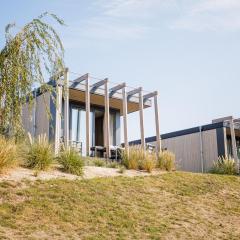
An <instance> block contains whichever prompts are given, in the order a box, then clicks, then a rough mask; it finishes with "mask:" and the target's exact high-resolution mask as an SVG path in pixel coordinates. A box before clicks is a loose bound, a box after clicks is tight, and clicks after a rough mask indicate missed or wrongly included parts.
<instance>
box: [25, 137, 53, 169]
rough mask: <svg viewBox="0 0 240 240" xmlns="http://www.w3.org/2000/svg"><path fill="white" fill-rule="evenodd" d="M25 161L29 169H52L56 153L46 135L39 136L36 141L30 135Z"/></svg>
mask: <svg viewBox="0 0 240 240" xmlns="http://www.w3.org/2000/svg"><path fill="white" fill-rule="evenodd" d="M24 159H25V166H26V167H28V168H33V169H38V170H46V169H48V168H49V167H50V165H51V164H52V162H53V160H54V153H53V147H52V145H51V144H49V142H48V140H47V138H46V135H39V136H38V138H37V139H36V140H33V139H32V138H31V136H30V135H29V144H28V147H27V152H26V154H25V156H24Z"/></svg>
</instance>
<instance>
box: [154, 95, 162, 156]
mask: <svg viewBox="0 0 240 240" xmlns="http://www.w3.org/2000/svg"><path fill="white" fill-rule="evenodd" d="M157 94H158V93H157V92H156V94H155V95H154V110H155V126H156V153H157V154H159V152H161V139H160V127H159V111H158V95H157Z"/></svg>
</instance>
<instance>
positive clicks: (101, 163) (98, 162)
mask: <svg viewBox="0 0 240 240" xmlns="http://www.w3.org/2000/svg"><path fill="white" fill-rule="evenodd" d="M93 164H94V166H96V167H104V166H106V161H105V160H103V159H99V158H95V159H94V160H93Z"/></svg>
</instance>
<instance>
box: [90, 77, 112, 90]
mask: <svg viewBox="0 0 240 240" xmlns="http://www.w3.org/2000/svg"><path fill="white" fill-rule="evenodd" d="M106 82H108V80H107V78H106V79H104V80H101V81H99V82H96V83H94V84H93V85H92V86H91V90H90V92H92V93H94V92H95V91H96V90H97V89H98V88H99V87H101V86H102V85H105V84H106Z"/></svg>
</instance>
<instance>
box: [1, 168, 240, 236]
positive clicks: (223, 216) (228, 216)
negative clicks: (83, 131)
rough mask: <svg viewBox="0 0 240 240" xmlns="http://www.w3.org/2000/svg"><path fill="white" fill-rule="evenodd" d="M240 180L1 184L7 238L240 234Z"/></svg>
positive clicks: (174, 175) (171, 176)
mask: <svg viewBox="0 0 240 240" xmlns="http://www.w3.org/2000/svg"><path fill="white" fill-rule="evenodd" d="M239 186H240V178H239V177H236V176H223V175H213V174H212V175H211V174H205V175H201V174H191V173H178V172H171V173H166V174H163V175H159V176H151V177H136V178H126V177H125V178H124V177H116V178H101V179H92V180H84V181H67V180H51V181H35V182H27V181H25V182H20V183H12V182H0V239H179V238H180V239H239V236H240V228H239V226H240V190H239Z"/></svg>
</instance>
